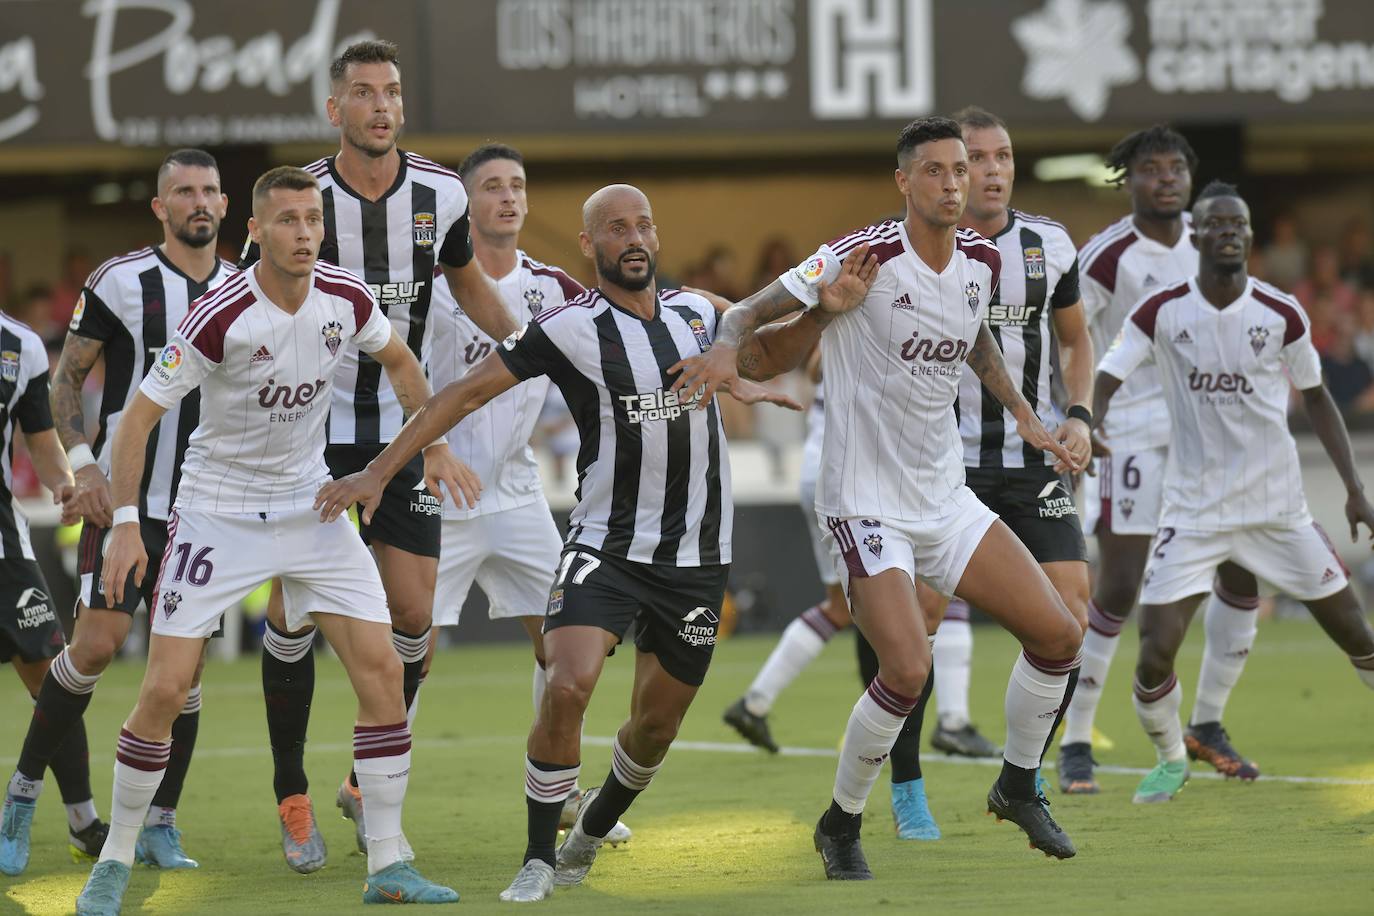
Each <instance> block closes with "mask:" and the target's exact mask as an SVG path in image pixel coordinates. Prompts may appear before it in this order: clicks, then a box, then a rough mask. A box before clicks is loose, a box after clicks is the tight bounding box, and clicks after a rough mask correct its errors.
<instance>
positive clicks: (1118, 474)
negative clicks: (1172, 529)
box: [1083, 448, 1169, 537]
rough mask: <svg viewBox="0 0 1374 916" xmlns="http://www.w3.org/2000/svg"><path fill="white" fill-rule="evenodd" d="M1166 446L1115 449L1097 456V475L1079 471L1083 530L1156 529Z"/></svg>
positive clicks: (1125, 531)
mask: <svg viewBox="0 0 1374 916" xmlns="http://www.w3.org/2000/svg"><path fill="white" fill-rule="evenodd" d="M1168 460H1169V450H1168V449H1167V448H1152V449H1146V450H1145V451H1141V452H1117V453H1115V454H1112V455H1108V456H1107V457H1105V458H1099V459H1097V476H1095V477H1090V476H1088V475H1086V474H1085V475H1083V530H1084V532H1086V533H1088V534H1097V533H1098V532H1099V531H1103V530H1105V531H1109V532H1111V533H1112V534H1143V535H1145V536H1147V537H1153V536H1154V533H1155V532H1156V531H1157V530H1158V529H1159V510H1160V508H1161V507H1162V506H1163V505H1164V465H1165V464H1166V463H1167V462H1168Z"/></svg>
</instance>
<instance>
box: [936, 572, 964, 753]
mask: <svg viewBox="0 0 1374 916" xmlns="http://www.w3.org/2000/svg"><path fill="white" fill-rule="evenodd" d="M956 601H958V602H959V603H960V604H964V602H962V601H960V600H959V599H958V598H954V599H952V600H951V601H950V602H949V604H950V608H951V609H954V602H956ZM967 614H968V605H964V615H965V616H964V617H963V619H960V618H959V617H957V616H956V617H954V618H950V617H949V616H948V615H947V616H946V617H945V619H944V621H943V622H942V623H941V624H940V629H939V631H938V632H936V634H935V648H934V650H933V651H932V657H933V659H934V674H935V710H936V714H937V715H939V717H940V727H941V728H947V729H959V728H963V727H964V726H965V725H967V724H968V723H969V712H968V685H969V676H970V669H971V668H972V666H973V627H971V626H969V622H968V616H967Z"/></svg>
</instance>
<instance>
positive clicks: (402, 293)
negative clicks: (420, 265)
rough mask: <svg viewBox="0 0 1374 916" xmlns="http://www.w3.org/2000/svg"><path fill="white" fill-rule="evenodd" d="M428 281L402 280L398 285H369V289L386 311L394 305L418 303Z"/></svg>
mask: <svg viewBox="0 0 1374 916" xmlns="http://www.w3.org/2000/svg"><path fill="white" fill-rule="evenodd" d="M427 282H429V281H427V280H400V281H397V282H396V283H369V284H367V288H368V289H370V290H372V295H373V296H375V297H376V298H377V304H378V305H380V306H381V307H382V309H383V310H384V311H385V310H386V309H389V308H391V307H392V306H393V305H410V304H411V303H413V302H417V301H418V300H419V298H420V292H421V290H423V289H424V288H425V284H426V283H427Z"/></svg>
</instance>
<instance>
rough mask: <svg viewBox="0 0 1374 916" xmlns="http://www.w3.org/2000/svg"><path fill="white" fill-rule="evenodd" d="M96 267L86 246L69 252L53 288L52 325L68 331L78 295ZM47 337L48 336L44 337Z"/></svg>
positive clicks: (50, 304)
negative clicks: (60, 275)
mask: <svg viewBox="0 0 1374 916" xmlns="http://www.w3.org/2000/svg"><path fill="white" fill-rule="evenodd" d="M94 269H95V264H94V263H92V261H91V255H90V253H89V252H88V251H86V249H84V248H73V249H71V250H70V251H68V252H67V257H66V259H65V260H64V261H63V262H62V277H61V279H59V280H58V281H57V285H56V286H54V287H53V289H52V296H51V298H50V300H49V310H48V314H49V316H50V318H49V321H50V323H51V325H52V326H53V327H55V328H58V329H59V331H60V332H64V333H65V331H66V328H67V323H68V322H69V321H71V320H72V309H74V308H76V300H77V297H78V296H80V295H81V288H82V287H83V286H85V285H86V278H87V277H89V276H90V275H91V271H92V270H94ZM44 339H46V337H45V338H44Z"/></svg>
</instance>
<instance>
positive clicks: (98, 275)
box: [86, 246, 153, 289]
mask: <svg viewBox="0 0 1374 916" xmlns="http://www.w3.org/2000/svg"><path fill="white" fill-rule="evenodd" d="M152 253H153V249H152V247H151V246H149V247H147V248H140V249H138V250H137V251H131V252H129V253H128V254H122V255H120V256H119V257H117V258H110V259H109V260H108V261H106V262H105V263H104V264H101V265H100V266H99V267H97V268H96V269H95V270H93V271H92V272H91V275H90V276H89V277H87V278H86V286H87V287H88V288H90V289H95V287H96V285H97V284H99V283H100V281H101V280H104V279H105V275H106V274H107V273H109V272H110V270H111V269H112V268H115V267H118V266H119V265H120V264H127V263H129V262H130V261H135V260H138V259H139V258H146V257H147V256H148V255H150V254H152Z"/></svg>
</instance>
